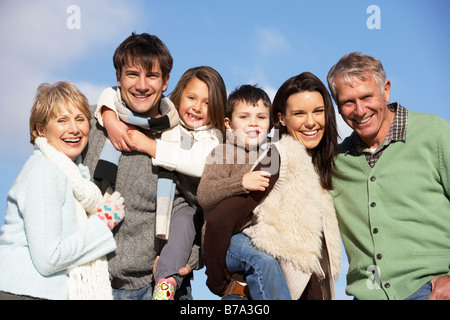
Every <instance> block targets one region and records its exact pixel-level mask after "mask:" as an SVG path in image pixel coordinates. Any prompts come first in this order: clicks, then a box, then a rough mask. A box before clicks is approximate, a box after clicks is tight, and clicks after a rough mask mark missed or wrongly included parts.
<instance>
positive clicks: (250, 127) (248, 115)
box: [225, 99, 270, 148]
mask: <svg viewBox="0 0 450 320" xmlns="http://www.w3.org/2000/svg"><path fill="white" fill-rule="evenodd" d="M225 127H226V128H227V129H228V130H233V132H234V135H235V136H236V138H237V143H238V144H239V145H241V146H245V147H247V148H248V147H251V148H254V147H257V146H259V145H261V144H262V143H264V142H265V141H266V139H267V134H268V131H269V127H270V111H269V108H268V107H266V106H265V105H264V103H263V101H262V100H261V99H260V100H258V103H257V104H256V105H252V104H248V103H247V102H244V101H240V102H237V103H236V105H235V107H234V111H233V113H232V115H231V119H228V118H225Z"/></svg>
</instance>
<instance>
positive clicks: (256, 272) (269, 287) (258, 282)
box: [226, 233, 291, 300]
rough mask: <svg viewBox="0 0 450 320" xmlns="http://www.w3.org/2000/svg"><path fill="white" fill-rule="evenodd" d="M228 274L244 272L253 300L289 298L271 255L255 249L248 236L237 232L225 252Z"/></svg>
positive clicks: (278, 269)
mask: <svg viewBox="0 0 450 320" xmlns="http://www.w3.org/2000/svg"><path fill="white" fill-rule="evenodd" d="M226 262H227V268H228V271H229V273H230V274H232V273H235V272H244V273H245V274H246V280H247V284H248V289H249V291H250V295H251V297H252V299H253V300H291V295H290V293H289V288H288V286H287V283H286V279H285V278H284V275H283V272H282V271H281V267H280V264H279V263H278V261H277V260H276V259H275V258H273V257H272V256H270V255H268V254H266V253H264V252H262V251H259V250H257V249H256V248H255V247H254V246H253V244H252V242H251V240H250V238H249V237H247V236H246V235H245V234H243V233H237V234H235V235H233V237H232V238H231V243H230V247H229V248H228V252H227V258H226Z"/></svg>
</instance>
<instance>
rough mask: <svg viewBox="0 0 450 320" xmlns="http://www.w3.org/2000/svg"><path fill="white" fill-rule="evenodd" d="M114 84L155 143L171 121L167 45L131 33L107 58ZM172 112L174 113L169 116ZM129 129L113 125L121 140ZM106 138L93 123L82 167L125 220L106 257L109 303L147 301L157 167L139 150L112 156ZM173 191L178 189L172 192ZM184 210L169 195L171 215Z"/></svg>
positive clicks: (154, 245) (182, 292)
mask: <svg viewBox="0 0 450 320" xmlns="http://www.w3.org/2000/svg"><path fill="white" fill-rule="evenodd" d="M113 61H114V67H115V69H116V76H117V84H118V86H119V88H120V90H119V91H118V94H120V97H119V102H120V106H119V108H122V109H125V110H128V112H129V111H131V112H133V113H134V114H135V115H140V116H142V117H144V118H146V119H148V121H149V123H150V122H151V123H152V125H151V126H150V129H149V130H145V129H141V131H142V132H144V133H145V134H146V135H147V136H149V137H151V138H153V139H156V138H159V137H160V136H161V132H163V131H164V130H167V129H169V128H170V127H172V126H174V125H176V124H177V123H172V122H173V121H171V119H169V116H168V114H176V110H174V108H175V107H174V106H173V104H172V103H171V102H170V100H169V99H167V98H166V97H164V96H163V92H164V91H165V90H166V89H167V85H168V81H169V77H170V71H171V69H172V64H173V59H172V56H171V54H170V52H169V50H168V49H167V47H166V46H165V45H164V44H163V43H162V42H161V40H160V39H158V38H157V37H156V36H152V35H149V34H146V33H143V34H134V33H133V34H132V35H131V36H129V37H128V38H127V39H125V41H123V42H122V43H121V44H120V45H119V47H118V48H117V49H116V51H115V53H114V57H113ZM174 111H175V112H174ZM128 129H129V127H128V126H127V125H125V124H122V126H120V127H117V130H120V131H121V132H122V135H123V137H124V139H125V138H126V137H127V133H126V132H127V130H128ZM112 145H115V146H117V147H118V148H120V149H122V150H125V151H131V150H127V146H123V145H122V146H120V145H117V141H111V142H110V141H109V140H108V139H107V132H106V130H105V129H104V128H103V127H101V126H100V125H98V124H97V120H96V119H94V120H93V123H92V130H91V134H90V139H89V144H88V147H87V152H86V155H85V160H84V162H85V164H86V165H88V166H89V168H90V171H91V175H93V178H94V180H95V181H96V182H97V184H98V185H99V187H100V188H101V189H102V190H103V191H104V190H105V189H106V187H108V186H113V187H114V188H115V189H116V190H117V191H119V192H120V193H121V194H122V196H123V197H124V199H125V212H126V213H127V221H126V222H125V221H124V222H123V224H122V225H121V227H120V228H118V229H117V231H116V232H115V235H114V238H115V240H116V243H117V249H116V251H115V252H114V253H112V254H110V255H109V256H108V265H109V271H110V275H111V277H112V286H113V289H114V298H115V299H149V300H151V299H152V294H153V286H154V284H153V283H152V281H153V266H154V262H155V259H156V257H157V256H158V255H159V253H160V251H161V249H162V247H163V246H164V241H163V240H159V239H157V238H156V237H155V220H156V201H157V180H158V172H159V170H160V169H159V168H158V167H156V166H153V165H152V161H151V158H150V157H149V156H148V155H146V154H143V153H140V152H122V153H120V152H119V154H118V155H117V152H115V151H116V150H115V149H114V147H113V146H112ZM177 189H178V188H177ZM185 206H187V202H186V200H185V199H184V197H183V196H182V195H181V194H180V193H179V192H178V190H176V191H175V197H174V199H173V207H172V210H173V212H175V211H177V210H179V209H181V208H183V207H185ZM198 257H199V247H198V246H194V247H193V249H192V253H191V258H190V261H189V265H190V266H191V267H192V268H196V267H197V264H198ZM189 281H190V280H189V279H188V278H187V277H186V278H185V280H184V281H183V284H182V286H181V288H180V289H179V290H177V295H176V296H175V298H182V297H188V298H189V297H190V284H189Z"/></svg>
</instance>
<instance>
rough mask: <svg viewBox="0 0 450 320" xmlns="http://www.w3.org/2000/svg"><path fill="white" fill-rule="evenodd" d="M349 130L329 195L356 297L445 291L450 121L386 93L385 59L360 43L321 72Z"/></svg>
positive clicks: (449, 280) (449, 285)
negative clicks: (361, 50)
mask: <svg viewBox="0 0 450 320" xmlns="http://www.w3.org/2000/svg"><path fill="white" fill-rule="evenodd" d="M328 84H329V87H330V90H331V93H332V96H333V98H334V100H335V102H336V104H337V106H338V108H339V112H340V114H341V116H342V118H343V119H344V121H345V122H346V123H347V124H348V125H349V126H350V127H351V128H352V129H353V130H354V132H353V133H352V134H351V135H350V136H349V137H347V138H346V139H345V140H344V141H343V142H342V144H341V145H340V153H339V155H338V157H337V160H336V167H337V173H338V175H337V177H336V178H335V179H334V180H333V185H334V188H335V189H334V192H333V196H334V201H335V206H336V210H337V214H338V219H339V224H340V230H341V234H342V238H343V243H344V246H345V249H346V252H347V256H348V259H349V264H350V267H349V273H348V276H347V282H348V283H347V293H348V294H349V295H353V296H354V297H355V298H356V299H449V297H450V277H449V275H450V201H449V195H450V139H449V137H450V124H449V122H448V121H446V120H444V119H442V118H439V117H437V116H435V115H431V114H425V113H417V112H413V111H411V110H407V109H406V108H404V107H402V106H401V105H400V104H398V103H389V101H390V89H391V83H390V81H387V80H386V74H385V71H384V69H383V66H382V64H381V63H380V61H378V60H377V59H375V58H373V57H370V56H367V55H363V54H360V53H350V54H348V55H346V56H344V57H343V58H342V59H341V60H340V61H339V62H338V63H337V64H336V65H335V66H333V67H332V68H331V70H330V72H329V74H328Z"/></svg>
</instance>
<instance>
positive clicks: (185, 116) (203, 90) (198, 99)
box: [178, 78, 210, 129]
mask: <svg viewBox="0 0 450 320" xmlns="http://www.w3.org/2000/svg"><path fill="white" fill-rule="evenodd" d="M208 100H209V90H208V86H207V85H206V83H204V82H203V81H201V80H199V79H197V78H192V79H191V80H190V81H189V82H188V83H187V85H186V87H185V88H184V90H183V93H182V94H181V97H180V105H179V108H178V113H179V115H180V118H181V120H183V122H184V123H185V125H186V126H187V127H188V128H191V129H195V128H199V127H201V126H205V125H207V124H209V122H210V119H209V114H208Z"/></svg>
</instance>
